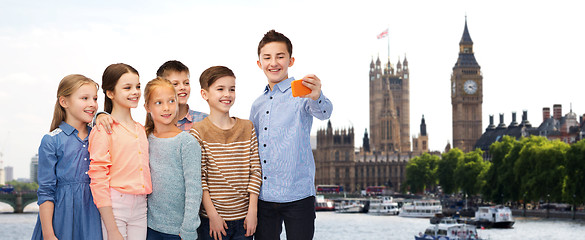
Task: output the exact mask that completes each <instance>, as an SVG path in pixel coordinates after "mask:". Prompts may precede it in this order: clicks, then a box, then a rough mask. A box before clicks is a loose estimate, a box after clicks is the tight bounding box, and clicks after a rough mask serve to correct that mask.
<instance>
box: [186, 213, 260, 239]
mask: <svg viewBox="0 0 585 240" xmlns="http://www.w3.org/2000/svg"><path fill="white" fill-rule="evenodd" d="M200 218H201V225H199V228H197V235H199V238H198V239H199V240H213V237H211V236H209V218H206V217H203V216H201V217H200ZM225 223H226V224H227V226H228V229H226V230H225V233H226V234H227V235H226V236H222V237H221V240H252V236H249V237H246V230H245V229H244V219H240V220H234V221H225Z"/></svg>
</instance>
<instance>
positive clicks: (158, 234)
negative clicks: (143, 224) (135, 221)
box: [146, 228, 181, 240]
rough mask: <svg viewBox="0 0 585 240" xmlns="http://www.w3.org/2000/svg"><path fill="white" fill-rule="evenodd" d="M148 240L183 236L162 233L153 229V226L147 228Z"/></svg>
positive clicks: (176, 238)
mask: <svg viewBox="0 0 585 240" xmlns="http://www.w3.org/2000/svg"><path fill="white" fill-rule="evenodd" d="M146 240H181V237H179V235H173V234H167V233H162V232H159V231H156V230H152V228H148V229H147V230H146Z"/></svg>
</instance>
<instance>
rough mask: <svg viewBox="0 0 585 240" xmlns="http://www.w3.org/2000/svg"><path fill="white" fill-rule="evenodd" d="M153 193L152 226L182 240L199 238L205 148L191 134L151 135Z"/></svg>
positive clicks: (150, 154)
mask: <svg viewBox="0 0 585 240" xmlns="http://www.w3.org/2000/svg"><path fill="white" fill-rule="evenodd" d="M148 144H149V147H148V149H149V156H150V175H151V178H152V193H151V194H150V195H148V227H149V228H151V229H153V230H156V231H159V232H162V233H166V234H173V235H179V234H180V235H181V238H182V239H185V240H186V239H197V227H198V226H199V223H200V220H199V206H200V205H201V195H202V192H201V147H200V146H199V143H198V142H197V140H195V138H194V137H193V136H191V135H190V134H189V133H188V132H181V133H179V134H177V136H175V137H172V138H157V137H155V136H154V135H153V134H150V135H149V136H148Z"/></svg>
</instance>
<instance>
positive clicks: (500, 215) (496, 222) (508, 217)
mask: <svg viewBox="0 0 585 240" xmlns="http://www.w3.org/2000/svg"><path fill="white" fill-rule="evenodd" d="M475 223H476V225H477V226H478V227H486V228H492V227H493V228H511V227H512V226H513V225H514V223H515V221H514V217H512V211H511V210H510V208H509V207H505V206H502V205H497V206H486V207H479V208H478V209H477V211H476V212H475Z"/></svg>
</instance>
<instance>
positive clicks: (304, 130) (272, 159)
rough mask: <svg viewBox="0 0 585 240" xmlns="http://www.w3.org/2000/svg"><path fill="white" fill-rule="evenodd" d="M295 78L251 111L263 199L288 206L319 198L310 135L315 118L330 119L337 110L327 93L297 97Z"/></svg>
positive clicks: (264, 96)
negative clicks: (287, 203)
mask: <svg viewBox="0 0 585 240" xmlns="http://www.w3.org/2000/svg"><path fill="white" fill-rule="evenodd" d="M293 80H294V78H289V79H286V80H283V81H282V82H280V83H278V84H276V85H274V87H273V90H272V91H270V88H269V86H266V88H265V89H264V94H262V95H261V96H260V97H258V99H256V101H254V104H252V110H251V111H250V120H251V121H252V122H253V123H254V128H255V129H256V134H257V135H258V148H259V153H260V162H261V164H262V187H261V188H260V196H259V199H260V200H263V201H267V202H278V203H286V202H292V201H296V200H300V199H303V198H306V197H309V196H314V195H315V160H314V159H313V151H312V149H311V143H310V134H311V126H312V125H313V117H316V118H318V119H321V120H325V119H328V118H329V116H331V112H332V111H333V105H332V104H331V101H329V99H328V98H327V97H325V95H323V92H321V96H319V99H317V100H312V99H310V98H299V97H293V96H292V93H291V87H290V84H291V82H292V81H293Z"/></svg>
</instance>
